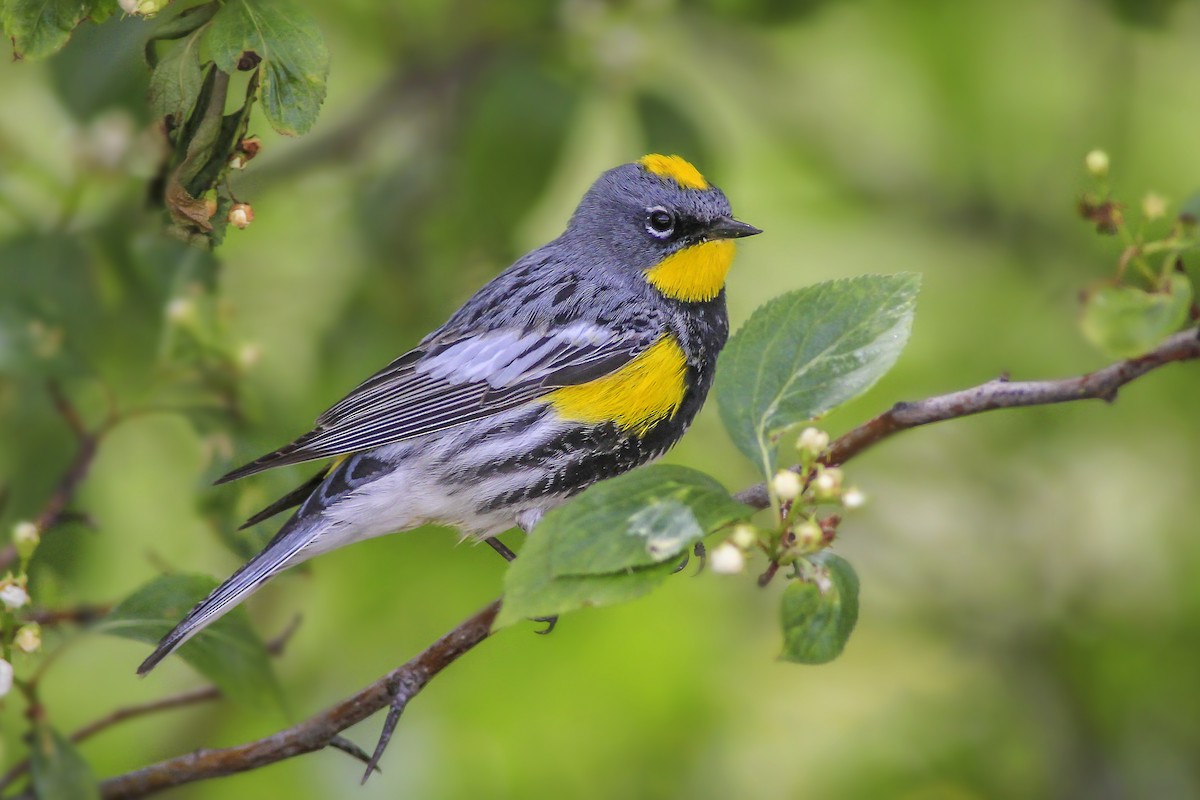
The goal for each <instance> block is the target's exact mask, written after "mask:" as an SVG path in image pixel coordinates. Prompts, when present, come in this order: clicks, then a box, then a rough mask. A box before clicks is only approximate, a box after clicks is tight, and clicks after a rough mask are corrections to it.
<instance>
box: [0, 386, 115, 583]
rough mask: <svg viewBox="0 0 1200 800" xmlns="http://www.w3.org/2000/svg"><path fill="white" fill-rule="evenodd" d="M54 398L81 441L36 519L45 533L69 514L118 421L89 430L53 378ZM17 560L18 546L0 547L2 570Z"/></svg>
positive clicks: (57, 407)
mask: <svg viewBox="0 0 1200 800" xmlns="http://www.w3.org/2000/svg"><path fill="white" fill-rule="evenodd" d="M48 388H49V391H50V397H51V400H52V401H53V403H54V408H55V410H56V411H58V413H59V415H60V416H61V417H62V418H63V421H64V422H66V424H67V427H69V428H70V429H71V432H72V433H74V434H75V438H76V439H77V440H78V442H79V447H78V449H77V450H76V451H75V457H74V458H72V459H71V463H70V464H68V465H67V468H66V470H65V471H64V472H63V474H62V477H60V478H59V479H58V484H57V485H56V486H55V487H54V491H53V492H52V493H51V494H50V498H49V499H48V500H47V501H46V505H44V506H43V507H42V510H41V512H40V513H39V514H38V515H37V518H36V519H35V520H34V524H35V525H37V529H38V530H39V531H41V532H42V533H45V532H46V531H48V530H50V529H51V528H53V527H54V526H55V525H56V524H58V523H59V522H62V521H63V519H64V518H65V517H67V516H68V515H69V512H68V511H67V506H68V505H70V503H71V501H72V500H73V499H74V497H75V492H77V491H78V490H79V486H80V484H82V483H83V480H84V478H86V477H87V474H88V470H90V469H91V467H92V461H93V460H94V459H95V458H96V449H97V448H98V447H99V445H100V440H101V439H102V438H103V437H104V435H105V434H106V433H107V432H108V431H109V430H110V429H111V428H112V426H113V425H114V424H115V423H116V419H115V418H110V419H109V420H108V421H107V422H106V423H104V424H103V425H101V426H100V427H98V428H97V429H96V430H94V431H89V430H88V429H87V428H86V427H85V426H84V423H83V419H82V417H80V415H79V412H78V410H77V409H76V408H75V406H74V405H72V404H71V402H70V400H68V399H67V396H66V395H65V394H63V391H62V388H61V387H60V386H59V385H58V384H57V383H54V382H51V383H50V384H49V387H48ZM16 562H17V549H16V547H14V546H13V545H12V544H8V545H6V546H5V547H4V549H3V550H0V573H3V572H4V571H5V570H7V569H9V568H10V567H11V566H12V565H13V564H15V563H16Z"/></svg>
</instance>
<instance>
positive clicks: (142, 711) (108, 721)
mask: <svg viewBox="0 0 1200 800" xmlns="http://www.w3.org/2000/svg"><path fill="white" fill-rule="evenodd" d="M220 696H221V690H220V689H218V688H217V687H216V686H203V687H201V688H199V689H192V690H190V691H186V692H180V693H179V694H172V695H168V696H166V697H161V698H159V699H158V700H151V701H150V702H148V703H139V704H138V705H133V706H125V707H124V708H118V709H116V710H115V711H112V712H110V713H108V714H106V715H105V716H103V717H100V718H99V719H97V720H93V721H92V722H89V723H88V724H87V725H84V726H83V727H82V728H79V729H78V730H75V731H73V732H72V733H71V734H70V736H69V737H68V738H69V739H70V740H71V741H72V742H74V743H76V744H78V743H79V742H82V741H83V740H84V739H87V738H89V737H92V736H95V735H96V734H97V733H100V732H101V731H103V730H105V729H106V728H111V727H112V726H113V725H116V724H117V723H118V722H124V721H125V720H127V719H134V718H136V717H144V716H146V715H147V714H154V713H157V712H159V711H169V710H170V709H172V708H182V707H184V706H190V705H195V704H196V703H203V702H205V701H208V700H215V699H217V698H218V697H220ZM28 771H29V759H25V760H23V761H19V762H17V763H16V764H14V765H13V767H12V769H10V770H9V771H8V772H6V773H4V776H3V777H0V791H3V790H4V789H7V788H8V787H9V786H11V785H12V784H13V781H15V780H16V779H17V778H19V777H21V776H22V775H24V774H25V773H26V772H28Z"/></svg>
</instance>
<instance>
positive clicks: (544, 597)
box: [493, 530, 675, 628]
mask: <svg viewBox="0 0 1200 800" xmlns="http://www.w3.org/2000/svg"><path fill="white" fill-rule="evenodd" d="M537 541H538V534H537V531H536V530H535V532H534V533H533V535H531V536H530V537H529V542H528V543H527V544H526V545H525V547H524V548H523V549H522V550H521V555H520V556H519V557H518V558H517V560H516V561H514V562H513V563H512V565H511V566H510V567H509V568H508V572H507V573H506V574H505V576H504V605H502V606H501V607H500V614H499V615H498V616H497V617H496V622H495V624H494V625H493V628H503V627H505V626H506V625H511V624H513V623H514V622H519V621H520V620H522V619H525V618H532V617H548V616H551V615H554V614H562V613H565V612H567V611H574V610H576V609H580V608H586V607H588V606H607V605H614V604H616V603H623V602H625V601H627V600H633V599H634V598H637V597H641V596H642V595H644V594H648V593H649V592H651V591H652V590H653V589H655V588H656V587H657V586H658V585H659V584H660V583H662V582H663V581H664V580H666V578H667V576H668V575H670V574H671V571H672V570H674V569H675V564H674V563H672V562H670V561H668V562H665V563H663V564H656V565H655V566H653V567H640V568H633V569H630V570H629V571H627V572H618V573H613V574H610V575H565V576H561V577H555V576H554V574H553V572H552V569H551V566H550V553H551V551H550V548H548V547H545V546H537V545H536V543H537Z"/></svg>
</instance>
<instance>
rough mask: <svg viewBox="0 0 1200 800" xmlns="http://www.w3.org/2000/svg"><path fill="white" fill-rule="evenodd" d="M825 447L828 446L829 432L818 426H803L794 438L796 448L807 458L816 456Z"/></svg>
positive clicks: (823, 450)
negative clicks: (795, 438) (798, 435)
mask: <svg viewBox="0 0 1200 800" xmlns="http://www.w3.org/2000/svg"><path fill="white" fill-rule="evenodd" d="M826 447H829V434H828V433H826V432H825V431H823V430H821V429H820V428H805V429H804V430H802V431H800V438H799V439H797V440H796V449H797V450H799V451H800V454H801V455H804V456H808V457H809V458H816V457H817V456H819V455H820V454H821V453H823V452H825V448H826Z"/></svg>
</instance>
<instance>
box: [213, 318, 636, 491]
mask: <svg viewBox="0 0 1200 800" xmlns="http://www.w3.org/2000/svg"><path fill="white" fill-rule="evenodd" d="M654 338H655V337H654V336H653V335H652V334H651V333H649V332H636V333H630V334H629V335H626V336H615V335H613V332H612V331H609V330H607V329H601V328H599V327H598V326H594V325H587V326H584V325H574V326H570V327H568V328H565V329H562V330H559V331H555V332H553V333H549V332H538V331H521V330H497V331H491V332H488V333H486V334H479V335H476V336H473V337H470V338H461V339H457V340H449V341H445V342H436V343H431V342H426V343H425V344H423V345H421V346H420V347H418V348H416V349H414V350H412V351H410V352H408V353H406V354H404V355H403V356H401V357H400V358H398V359H396V360H395V361H393V362H392V363H391V364H389V365H388V366H386V367H384V368H383V369H382V370H380V371H379V372H377V373H375V374H374V375H372V376H371V377H370V378H368V379H367V380H365V381H363V382H362V383H361V384H359V385H358V387H356V388H355V389H354V390H353V391H352V392H350V394H348V395H347V396H346V397H345V398H343V399H342V400H340V401H339V402H337V403H336V404H334V405H333V406H332V407H330V408H329V409H328V410H327V411H325V412H324V413H323V414H321V416H320V417H318V418H317V424H316V427H315V428H314V429H313V430H312V431H310V432H308V433H306V434H305V435H303V436H301V437H300V438H299V439H296V440H295V441H294V442H292V443H290V444H288V445H285V446H284V447H281V448H280V449H278V450H276V451H274V452H273V453H268V454H267V455H265V456H262V457H261V458H258V459H256V460H254V461H252V462H250V463H249V464H246V465H245V466H243V467H239V468H238V469H235V470H233V471H232V472H230V473H228V474H226V475H224V476H222V477H221V478H220V479H219V480H218V481H217V483H225V482H227V481H232V480H236V479H238V478H242V477H245V476H247V475H252V474H254V473H256V472H261V471H263V470H266V469H271V468H272V467H280V466H284V465H286V464H298V463H300V462H303V461H312V460H314V459H318V458H327V457H330V456H336V455H342V454H345V453H354V452H359V451H362V450H369V449H371V448H374V447H380V446H382V445H385V444H391V443H393V442H398V441H402V440H404V439H411V438H414V437H417V436H423V435H425V434H428V433H434V432H437V431H442V430H446V429H448V428H453V427H455V426H458V425H463V424H466V423H468V422H472V421H475V420H479V419H483V418H485V417H488V416H490V415H492V414H497V413H500V412H502V411H506V410H508V409H511V408H515V407H516V406H519V405H521V404H522V403H526V402H529V401H530V400H533V399H536V398H538V397H541V396H542V395H545V394H547V393H549V392H551V391H553V390H555V389H558V388H562V387H564V386H572V385H576V384H580V383H586V382H588V381H591V380H595V379H596V378H599V377H603V376H604V375H607V374H608V373H610V372H612V371H613V370H615V369H618V368H619V367H621V366H622V365H624V364H627V363H628V362H629V361H630V360H632V359H633V358H635V357H636V356H637V355H638V354H639V353H640V352H642V351H643V350H645V349H646V347H648V346H649V345H650V344H651V343H652V342H653V340H654Z"/></svg>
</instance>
